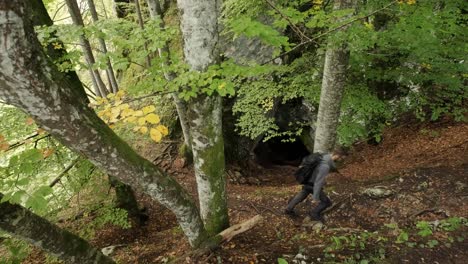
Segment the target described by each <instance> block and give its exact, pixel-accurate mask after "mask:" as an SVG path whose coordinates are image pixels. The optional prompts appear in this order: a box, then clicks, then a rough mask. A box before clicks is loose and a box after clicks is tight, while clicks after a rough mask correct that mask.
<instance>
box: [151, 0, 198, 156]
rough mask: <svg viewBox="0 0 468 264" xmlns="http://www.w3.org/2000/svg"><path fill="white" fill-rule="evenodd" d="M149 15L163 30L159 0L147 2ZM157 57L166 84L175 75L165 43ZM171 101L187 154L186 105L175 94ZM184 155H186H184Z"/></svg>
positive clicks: (188, 130) (190, 142) (190, 145)
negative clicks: (170, 68) (170, 69)
mask: <svg viewBox="0 0 468 264" xmlns="http://www.w3.org/2000/svg"><path fill="white" fill-rule="evenodd" d="M146 2H147V3H148V7H149V11H150V15H151V17H152V19H159V21H160V23H159V26H160V27H161V28H162V29H163V28H164V21H163V19H162V8H161V4H160V3H159V0H147V1H146ZM158 53H159V57H161V60H162V63H161V64H162V65H161V66H162V68H163V70H164V77H165V78H166V80H167V81H168V82H170V81H172V80H173V79H174V78H175V77H176V75H175V73H174V72H172V71H168V70H167V69H168V67H169V66H170V64H171V61H170V50H169V46H168V44H167V43H165V44H164V46H163V47H162V48H159V49H158ZM172 99H173V100H174V104H175V106H176V110H177V115H178V117H179V121H180V127H181V128H182V133H183V135H184V144H185V147H186V148H187V150H188V153H191V152H192V138H191V137H190V127H189V123H188V119H187V104H186V103H185V102H184V101H183V100H181V99H180V98H179V96H177V94H176V93H173V94H172ZM184 154H186V153H184Z"/></svg>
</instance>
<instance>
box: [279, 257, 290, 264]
mask: <svg viewBox="0 0 468 264" xmlns="http://www.w3.org/2000/svg"><path fill="white" fill-rule="evenodd" d="M278 264H288V261H286V260H285V259H284V258H278Z"/></svg>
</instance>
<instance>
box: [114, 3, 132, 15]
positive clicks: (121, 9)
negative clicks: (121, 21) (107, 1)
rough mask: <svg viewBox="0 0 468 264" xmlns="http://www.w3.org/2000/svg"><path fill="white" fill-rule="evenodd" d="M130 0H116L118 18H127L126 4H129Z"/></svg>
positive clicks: (115, 6) (115, 7)
mask: <svg viewBox="0 0 468 264" xmlns="http://www.w3.org/2000/svg"><path fill="white" fill-rule="evenodd" d="M129 3H130V0H114V9H115V13H116V16H117V18H125V17H126V16H127V15H128V10H127V8H126V7H125V5H128V4H129Z"/></svg>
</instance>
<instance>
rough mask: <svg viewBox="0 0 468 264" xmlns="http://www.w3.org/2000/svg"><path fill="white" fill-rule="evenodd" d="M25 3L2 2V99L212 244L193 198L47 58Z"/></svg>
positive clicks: (194, 237)
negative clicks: (95, 108)
mask: <svg viewBox="0 0 468 264" xmlns="http://www.w3.org/2000/svg"><path fill="white" fill-rule="evenodd" d="M26 2H27V1H26V0H14V1H10V0H8V1H6V0H1V1H0V20H1V21H3V23H1V24H0V35H1V36H2V38H0V46H1V47H3V48H2V49H0V61H1V63H0V99H1V100H3V101H4V102H6V103H8V104H11V105H14V106H16V107H18V108H20V109H22V110H23V111H24V112H26V113H27V114H29V115H30V116H31V117H32V118H33V119H34V120H35V121H36V122H37V123H38V124H39V125H40V126H41V127H42V128H43V129H45V130H46V131H48V132H49V133H50V134H51V135H53V136H54V137H55V138H57V139H58V140H59V141H61V143H62V144H64V145H65V146H67V147H69V148H70V149H72V150H74V151H76V152H78V153H80V154H82V155H84V156H86V157H87V158H88V159H89V160H90V161H91V162H92V163H94V164H95V165H96V166H98V167H99V168H101V169H103V170H104V171H105V172H106V173H107V174H109V175H112V176H114V177H116V178H117V179H119V180H120V181H122V182H124V183H126V184H128V185H130V186H132V188H136V189H140V190H142V191H144V192H145V193H146V194H148V195H149V196H150V197H152V198H153V199H155V200H158V201H159V202H160V203H161V204H163V205H164V206H166V207H168V208H169V209H170V210H171V211H172V212H173V213H174V214H175V215H176V217H177V219H178V222H179V224H180V226H181V227H182V230H183V231H184V233H185V234H186V236H187V238H188V240H189V242H190V244H191V245H193V246H200V245H201V244H202V243H203V242H204V241H206V240H207V238H208V237H209V236H208V233H207V232H206V230H205V228H204V225H203V221H202V219H201V217H200V213H199V211H198V208H197V206H196V204H195V202H194V200H193V199H192V198H191V197H190V195H189V194H188V193H187V192H186V191H185V190H184V189H183V188H182V187H181V186H180V185H179V184H178V183H177V182H176V181H175V180H174V179H173V178H172V177H170V176H168V175H167V174H165V173H164V172H163V171H162V170H161V169H159V168H158V167H156V166H155V165H153V164H152V163H151V162H149V161H148V160H146V159H144V158H142V157H141V156H139V155H138V154H136V153H135V151H134V150H132V149H131V148H130V146H129V145H128V144H127V143H126V142H124V141H123V140H122V139H120V138H119V137H118V136H117V135H116V134H115V133H114V132H113V131H112V130H111V129H110V128H109V127H108V126H107V125H106V124H105V123H104V122H103V121H102V120H101V119H100V118H99V117H98V116H97V115H96V113H95V112H94V111H93V109H91V108H90V107H88V105H87V104H86V103H84V102H83V101H84V100H83V99H80V97H82V96H84V92H83V88H82V87H81V90H75V89H71V85H70V83H69V80H67V79H66V78H64V77H63V76H64V75H63V74H62V73H61V72H59V71H58V70H57V68H56V67H55V65H54V64H53V63H51V62H50V61H49V59H48V58H47V57H46V56H45V54H44V51H43V49H42V47H41V45H40V43H39V41H38V40H37V37H36V34H35V33H34V29H33V26H32V23H31V21H30V18H31V11H30V10H29V5H28V4H27V3H26Z"/></svg>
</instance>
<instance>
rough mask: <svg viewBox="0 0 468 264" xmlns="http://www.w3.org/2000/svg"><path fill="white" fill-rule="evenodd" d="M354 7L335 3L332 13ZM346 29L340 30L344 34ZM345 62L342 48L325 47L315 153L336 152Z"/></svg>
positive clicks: (348, 0) (347, 1)
mask: <svg viewBox="0 0 468 264" xmlns="http://www.w3.org/2000/svg"><path fill="white" fill-rule="evenodd" d="M355 3H356V0H336V1H335V5H334V10H340V9H348V8H353V7H355ZM344 19H346V18H341V20H344ZM346 28H347V27H344V28H342V29H341V30H346ZM348 61H349V51H348V50H347V48H346V45H345V44H343V45H341V46H340V47H337V46H336V45H335V44H333V43H329V44H328V46H327V51H326V53H325V65H324V69H323V78H322V90H321V94H320V104H319V111H318V116H317V129H316V131H315V142H314V152H331V151H333V149H334V148H335V144H336V130H337V128H338V123H339V119H340V108H341V100H342V98H343V92H344V86H345V83H346V69H347V67H348Z"/></svg>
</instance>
